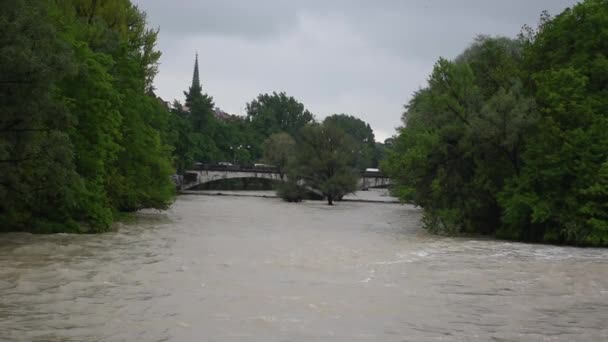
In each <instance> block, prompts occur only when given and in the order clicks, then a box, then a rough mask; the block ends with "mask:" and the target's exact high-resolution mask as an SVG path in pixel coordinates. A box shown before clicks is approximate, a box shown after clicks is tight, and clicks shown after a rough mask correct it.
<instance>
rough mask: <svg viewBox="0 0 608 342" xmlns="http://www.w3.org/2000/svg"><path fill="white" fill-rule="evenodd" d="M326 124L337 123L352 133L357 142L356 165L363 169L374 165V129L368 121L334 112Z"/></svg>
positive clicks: (336, 124)
mask: <svg viewBox="0 0 608 342" xmlns="http://www.w3.org/2000/svg"><path fill="white" fill-rule="evenodd" d="M323 124H325V125H335V126H336V127H339V128H340V129H342V130H343V131H344V132H346V134H348V135H350V136H351V138H352V139H353V141H354V143H355V167H356V168H357V169H358V170H359V171H363V170H365V169H366V168H368V167H371V166H377V164H376V165H373V159H374V157H375V154H376V139H375V137H374V131H373V130H372V128H371V127H370V125H369V124H368V123H365V121H363V120H361V119H359V118H356V117H354V116H352V115H346V114H334V115H331V116H328V117H326V118H325V120H323Z"/></svg>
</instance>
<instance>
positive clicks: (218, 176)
mask: <svg viewBox="0 0 608 342" xmlns="http://www.w3.org/2000/svg"><path fill="white" fill-rule="evenodd" d="M235 178H258V179H270V180H273V181H277V182H284V181H286V180H287V176H284V175H283V177H281V175H280V174H279V173H278V172H277V171H276V170H275V169H272V168H249V169H246V168H237V167H226V168H222V167H205V168H201V169H198V170H187V171H186V172H184V176H183V177H181V178H180V179H179V181H177V182H176V183H178V184H177V186H178V187H179V189H180V190H189V189H192V188H194V187H197V186H199V185H202V184H205V183H210V182H215V181H218V180H223V179H235ZM389 184H390V179H388V178H387V177H385V176H383V175H382V173H380V172H364V173H363V174H362V175H361V178H359V181H358V183H357V189H359V190H367V189H370V188H380V187H385V186H387V185H389Z"/></svg>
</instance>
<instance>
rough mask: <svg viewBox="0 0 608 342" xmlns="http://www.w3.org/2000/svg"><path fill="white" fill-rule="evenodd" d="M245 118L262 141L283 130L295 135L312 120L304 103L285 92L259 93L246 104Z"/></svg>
mask: <svg viewBox="0 0 608 342" xmlns="http://www.w3.org/2000/svg"><path fill="white" fill-rule="evenodd" d="M247 119H248V120H249V121H250V123H251V125H252V127H253V129H254V130H255V131H256V132H257V134H258V135H259V136H260V137H261V139H260V141H263V140H264V139H265V138H266V137H269V136H270V135H271V134H273V133H278V132H285V133H287V134H289V135H291V136H292V137H295V136H296V135H297V134H298V132H299V131H300V129H301V128H302V127H304V126H305V125H306V124H308V123H311V122H312V121H313V115H312V114H311V113H310V112H309V111H308V110H306V109H305V108H304V105H303V104H302V103H300V102H298V101H297V100H296V99H294V98H293V97H291V96H287V94H285V93H278V94H277V93H276V92H275V93H272V94H260V95H259V96H258V97H257V98H256V99H254V100H253V101H251V102H250V103H248V104H247Z"/></svg>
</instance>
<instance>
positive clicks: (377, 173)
mask: <svg viewBox="0 0 608 342" xmlns="http://www.w3.org/2000/svg"><path fill="white" fill-rule="evenodd" d="M192 171H233V172H252V173H278V172H279V170H278V169H277V168H276V167H242V166H239V165H225V166H224V165H209V164H203V165H195V166H194V167H192ZM361 176H362V177H369V178H387V177H386V176H384V174H383V173H382V172H380V171H363V172H361Z"/></svg>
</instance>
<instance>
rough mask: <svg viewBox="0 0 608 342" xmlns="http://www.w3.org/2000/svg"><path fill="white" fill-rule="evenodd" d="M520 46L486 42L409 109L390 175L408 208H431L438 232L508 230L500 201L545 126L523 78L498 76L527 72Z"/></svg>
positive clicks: (440, 66)
mask: <svg viewBox="0 0 608 342" xmlns="http://www.w3.org/2000/svg"><path fill="white" fill-rule="evenodd" d="M513 46H516V44H515V43H513V44H511V43H508V44H507V43H505V40H504V38H488V37H483V38H479V39H478V40H477V41H476V43H475V44H473V45H472V47H471V48H470V49H471V50H467V51H465V52H464V53H463V55H462V56H461V57H459V58H458V59H457V60H456V61H454V62H452V61H448V60H445V59H440V60H439V62H437V64H436V65H435V68H434V70H433V73H432V75H431V77H430V79H429V86H428V87H427V88H426V89H423V90H421V91H419V92H417V93H416V94H415V95H414V97H413V99H412V100H411V102H410V104H409V105H408V106H407V108H406V109H407V111H406V112H405V113H404V116H403V121H404V127H403V128H401V129H400V134H399V136H398V137H397V139H396V141H395V142H394V145H393V147H392V148H391V149H390V151H389V157H388V160H387V162H386V163H385V164H384V165H383V169H384V170H385V171H387V172H388V174H389V175H390V177H391V178H392V179H393V180H395V181H396V183H397V193H398V194H399V196H400V197H401V198H402V199H403V200H407V201H411V202H413V203H416V204H418V205H421V206H422V207H423V208H424V211H425V216H424V221H425V225H426V227H427V228H428V229H430V230H432V231H434V232H440V233H450V234H457V233H463V232H464V233H484V234H493V233H494V232H495V231H496V229H498V228H499V227H500V217H501V207H500V205H499V203H498V198H497V194H498V192H500V191H501V190H502V188H503V185H504V182H505V180H506V179H508V178H510V177H512V176H513V175H515V174H517V173H518V172H519V170H520V168H521V163H520V158H521V151H522V149H523V139H524V137H525V136H526V133H527V132H528V131H529V130H530V127H531V126H533V125H534V123H535V122H536V120H537V116H536V111H535V103H534V101H533V99H531V98H529V97H528V96H526V94H525V92H524V90H523V86H522V83H521V82H520V81H519V80H518V79H517V73H514V75H512V76H513V77H506V76H503V73H502V72H498V71H497V70H511V69H512V66H513V65H519V63H520V59H517V58H520V57H518V56H521V53H514V52H513V50H512V47H513ZM486 59H489V60H486ZM513 59H515V60H513ZM490 71H492V72H490ZM506 73H507V74H509V73H511V71H509V72H506ZM497 75H500V77H499V76H497ZM491 86H492V87H494V91H492V92H488V91H487V89H486V88H487V87H491ZM482 87H485V88H482Z"/></svg>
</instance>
